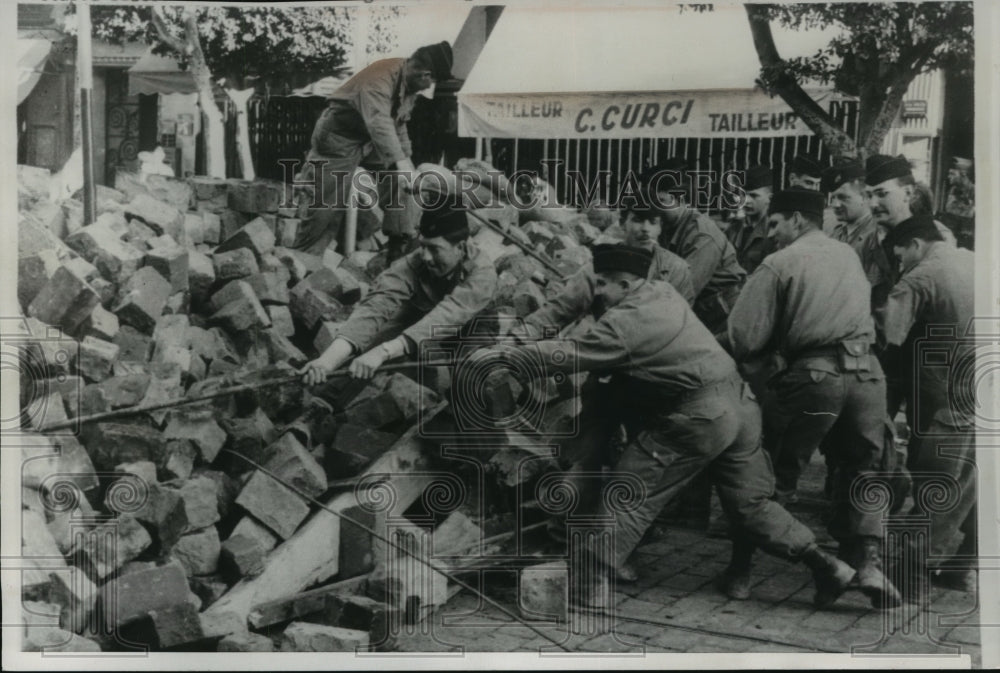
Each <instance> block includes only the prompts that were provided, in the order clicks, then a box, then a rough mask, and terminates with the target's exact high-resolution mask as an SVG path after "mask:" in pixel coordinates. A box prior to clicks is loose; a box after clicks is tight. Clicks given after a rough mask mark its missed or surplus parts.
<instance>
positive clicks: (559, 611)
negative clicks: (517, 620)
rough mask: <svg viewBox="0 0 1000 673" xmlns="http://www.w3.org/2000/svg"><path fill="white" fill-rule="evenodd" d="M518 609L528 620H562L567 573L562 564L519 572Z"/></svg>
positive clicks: (564, 609)
mask: <svg viewBox="0 0 1000 673" xmlns="http://www.w3.org/2000/svg"><path fill="white" fill-rule="evenodd" d="M519 587H520V590H519V597H518V608H519V609H520V611H521V615H522V616H524V617H525V618H528V619H550V618H552V617H555V618H556V619H562V620H565V619H566V617H567V611H566V610H567V606H568V602H569V593H568V592H569V569H568V568H567V567H566V563H565V562H563V561H554V562H552V563H543V564H540V565H536V566H530V567H527V568H523V569H522V570H521V576H520V585H519Z"/></svg>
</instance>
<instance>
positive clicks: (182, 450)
mask: <svg viewBox="0 0 1000 673" xmlns="http://www.w3.org/2000/svg"><path fill="white" fill-rule="evenodd" d="M197 458H198V448H197V447H196V446H195V444H194V442H192V441H190V440H187V439H168V440H167V448H166V451H165V453H164V458H163V462H162V464H161V465H160V471H159V474H160V475H161V478H162V479H163V480H164V481H169V480H172V479H188V478H189V477H190V476H191V472H192V471H193V470H194V463H195V460H196V459H197Z"/></svg>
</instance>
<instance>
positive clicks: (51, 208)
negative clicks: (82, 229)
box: [31, 201, 69, 240]
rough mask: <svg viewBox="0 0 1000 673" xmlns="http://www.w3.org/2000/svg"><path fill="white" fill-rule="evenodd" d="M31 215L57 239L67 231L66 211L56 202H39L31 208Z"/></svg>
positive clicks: (64, 236)
mask: <svg viewBox="0 0 1000 673" xmlns="http://www.w3.org/2000/svg"><path fill="white" fill-rule="evenodd" d="M31 215H32V216H33V217H34V218H35V219H37V220H38V221H39V222H40V223H41V224H42V226H44V227H45V228H46V229H47V230H48V231H49V232H50V233H51V234H52V235H53V236H55V237H56V238H58V239H59V240H62V239H64V238H66V236H67V234H68V233H69V231H68V228H67V226H66V211H64V210H63V209H62V207H61V206H59V204H57V203H52V202H45V201H42V202H39V203H37V204H35V207H34V208H32V210H31Z"/></svg>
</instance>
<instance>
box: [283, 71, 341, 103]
mask: <svg viewBox="0 0 1000 673" xmlns="http://www.w3.org/2000/svg"><path fill="white" fill-rule="evenodd" d="M348 79H350V76H349V75H348V76H345V77H336V76H334V75H331V76H329V77H324V78H322V79H319V80H316V81H315V82H313V83H312V84H310V85H308V86H304V87H300V88H298V89H294V90H293V91H292V92H291V93H290V94H288V95H289V96H293V97H297V98H310V97H313V96H315V97H318V98H326V97H327V96H329V95H330V94H332V93H333V92H334V91H336V90H337V89H339V88H340V85H341V84H343V83H344V82H346V81H347V80H348Z"/></svg>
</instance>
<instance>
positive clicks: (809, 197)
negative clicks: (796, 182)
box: [769, 187, 826, 217]
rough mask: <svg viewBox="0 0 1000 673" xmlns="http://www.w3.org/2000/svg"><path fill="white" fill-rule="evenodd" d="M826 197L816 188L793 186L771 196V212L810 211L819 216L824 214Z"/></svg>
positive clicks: (809, 212)
mask: <svg viewBox="0 0 1000 673" xmlns="http://www.w3.org/2000/svg"><path fill="white" fill-rule="evenodd" d="M824 205H826V198H825V197H824V196H823V194H822V193H820V192H817V191H816V190H815V189H804V188H803V187H791V188H789V189H785V190H783V191H780V192H778V193H777V194H775V195H774V196H772V197H771V207H770V208H769V212H771V213H794V212H796V211H798V212H800V213H808V214H811V215H816V216H818V217H822V216H823V206H824Z"/></svg>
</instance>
